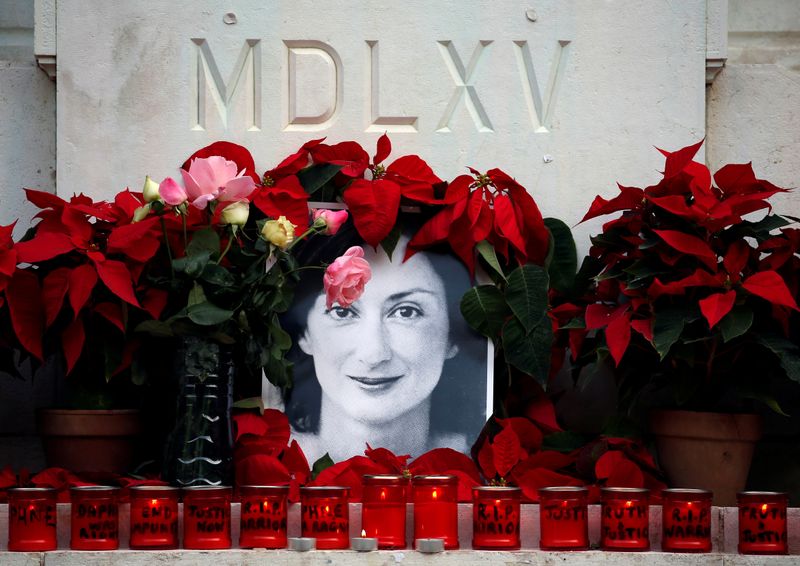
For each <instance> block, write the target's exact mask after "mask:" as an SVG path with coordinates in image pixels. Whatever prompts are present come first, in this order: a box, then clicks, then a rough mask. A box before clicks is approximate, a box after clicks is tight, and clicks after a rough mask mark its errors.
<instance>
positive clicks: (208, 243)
mask: <svg viewBox="0 0 800 566" xmlns="http://www.w3.org/2000/svg"><path fill="white" fill-rule="evenodd" d="M219 250H220V242H219V234H217V231H216V230H215V229H214V228H212V227H208V228H203V229H202V230H198V231H197V232H195V233H194V236H192V241H191V242H189V245H188V246H186V255H187V256H192V255H196V254H202V253H203V252H208V253H209V254H210V256H211V257H216V256H217V255H218V254H219Z"/></svg>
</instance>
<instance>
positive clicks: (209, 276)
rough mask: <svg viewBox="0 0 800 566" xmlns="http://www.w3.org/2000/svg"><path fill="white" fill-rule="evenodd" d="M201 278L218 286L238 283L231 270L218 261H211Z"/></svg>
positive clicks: (229, 285) (230, 285)
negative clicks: (217, 262)
mask: <svg viewBox="0 0 800 566" xmlns="http://www.w3.org/2000/svg"><path fill="white" fill-rule="evenodd" d="M201 279H202V280H203V281H205V282H206V283H210V284H211V285H215V286H217V287H226V288H227V287H232V286H234V285H235V284H236V278H235V277H234V276H233V275H232V274H231V272H230V271H228V270H227V269H225V268H224V267H222V266H221V265H218V264H216V263H209V264H207V265H206V266H205V268H204V269H203V274H202V276H201Z"/></svg>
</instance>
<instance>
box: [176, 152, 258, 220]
mask: <svg viewBox="0 0 800 566" xmlns="http://www.w3.org/2000/svg"><path fill="white" fill-rule="evenodd" d="M244 172H245V171H244V169H242V170H241V171H239V172H238V173H237V172H236V163H234V162H233V161H228V160H227V159H225V158H224V157H220V156H219V155H212V156H211V157H198V158H196V159H193V160H192V162H191V163H190V164H189V170H188V171H186V170H184V169H181V175H183V184H184V185H186V194H187V195H188V199H189V201H190V204H191V205H192V206H194V207H196V208H199V209H200V210H203V209H205V208H206V206H208V203H209V202H211V201H212V200H219V201H220V202H236V201H240V200H245V199H246V198H247V197H248V196H250V193H252V192H253V189H255V188H256V184H255V181H253V178H252V177H250V176H249V175H245V174H244ZM162 196H163V195H162ZM164 200H165V201H166V199H164ZM167 202H169V201H167Z"/></svg>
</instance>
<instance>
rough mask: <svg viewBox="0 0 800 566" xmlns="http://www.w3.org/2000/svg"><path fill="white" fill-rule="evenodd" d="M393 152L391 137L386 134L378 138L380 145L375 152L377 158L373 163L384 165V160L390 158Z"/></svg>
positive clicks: (374, 158) (373, 159)
mask: <svg viewBox="0 0 800 566" xmlns="http://www.w3.org/2000/svg"><path fill="white" fill-rule="evenodd" d="M391 152H392V142H390V141H389V136H387V135H386V134H385V133H384V134H382V135H381V137H379V138H378V145H377V149H376V151H375V157H373V158H372V163H373V164H375V165H378V164H380V163H383V160H384V159H386V158H387V157H389V154H390V153H391Z"/></svg>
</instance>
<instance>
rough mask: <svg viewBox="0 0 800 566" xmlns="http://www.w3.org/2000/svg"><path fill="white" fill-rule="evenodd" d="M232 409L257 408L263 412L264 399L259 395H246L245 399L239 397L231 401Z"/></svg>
mask: <svg viewBox="0 0 800 566" xmlns="http://www.w3.org/2000/svg"><path fill="white" fill-rule="evenodd" d="M233 408H234V409H258V411H259V412H260V413H261V414H262V415H263V414H264V401H263V399H261V397H248V398H247V399H239V400H238V401H236V402H234V403H233Z"/></svg>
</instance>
